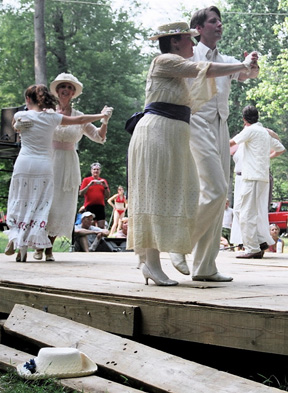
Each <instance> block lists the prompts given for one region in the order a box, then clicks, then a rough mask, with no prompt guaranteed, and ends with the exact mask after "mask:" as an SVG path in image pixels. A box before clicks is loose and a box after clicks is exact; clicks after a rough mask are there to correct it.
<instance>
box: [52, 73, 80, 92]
mask: <svg viewBox="0 0 288 393" xmlns="http://www.w3.org/2000/svg"><path fill="white" fill-rule="evenodd" d="M65 82H67V83H71V85H73V86H74V87H75V94H74V96H73V98H76V97H78V96H80V94H81V93H82V89H83V85H82V83H81V82H79V81H78V79H77V78H76V77H75V76H74V75H72V74H66V73H65V72H62V74H59V75H58V76H56V78H55V79H54V81H53V82H51V83H50V90H51V92H52V93H53V94H54V96H57V91H56V87H57V86H58V85H59V84H60V83H65Z"/></svg>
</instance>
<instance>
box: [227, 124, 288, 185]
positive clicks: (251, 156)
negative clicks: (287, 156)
mask: <svg viewBox="0 0 288 393" xmlns="http://www.w3.org/2000/svg"><path fill="white" fill-rule="evenodd" d="M233 140H234V142H236V143H237V144H240V143H244V147H243V162H242V179H243V180H256V181H264V182H269V166H270V151H271V150H275V151H276V152H279V151H283V150H285V147H284V146H283V145H282V143H281V142H279V141H278V140H277V139H275V138H272V137H271V136H270V135H269V133H268V132H267V129H266V128H264V127H263V126H262V124H261V123H259V122H258V123H254V124H252V125H250V126H247V127H245V128H244V129H243V130H242V131H241V132H240V133H239V134H237V135H236V136H234V137H233Z"/></svg>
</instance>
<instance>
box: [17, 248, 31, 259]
mask: <svg viewBox="0 0 288 393" xmlns="http://www.w3.org/2000/svg"><path fill="white" fill-rule="evenodd" d="M27 249H28V247H26V246H25V247H20V248H19V251H18V254H17V257H16V262H26V259H27Z"/></svg>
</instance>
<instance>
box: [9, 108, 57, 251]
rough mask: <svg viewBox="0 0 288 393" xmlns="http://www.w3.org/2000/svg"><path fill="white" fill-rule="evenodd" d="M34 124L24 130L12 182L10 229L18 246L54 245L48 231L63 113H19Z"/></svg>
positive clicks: (10, 192) (10, 237)
mask: <svg viewBox="0 0 288 393" xmlns="http://www.w3.org/2000/svg"><path fill="white" fill-rule="evenodd" d="M14 118H15V120H17V119H18V118H21V119H22V120H23V119H27V120H31V121H32V122H33V126H32V127H31V128H29V129H27V130H24V131H22V132H21V150H20V153H19V155H18V157H17V160H16V162H15V165H14V170H13V175H12V179H11V183H10V189H9V197H8V209H7V223H8V227H9V230H8V231H6V233H7V234H8V237H9V241H11V240H12V241H13V242H14V249H16V248H22V247H25V246H28V247H31V248H45V247H51V243H50V240H49V239H48V234H47V231H46V225H47V220H48V214H49V211H50V207H51V204H52V198H53V183H54V181H53V169H52V139H53V133H54V130H55V128H56V127H57V126H58V125H59V124H60V123H61V121H62V115H60V114H58V113H56V112H50V111H48V112H36V111H34V110H29V111H21V112H17V113H16V114H15V116H14Z"/></svg>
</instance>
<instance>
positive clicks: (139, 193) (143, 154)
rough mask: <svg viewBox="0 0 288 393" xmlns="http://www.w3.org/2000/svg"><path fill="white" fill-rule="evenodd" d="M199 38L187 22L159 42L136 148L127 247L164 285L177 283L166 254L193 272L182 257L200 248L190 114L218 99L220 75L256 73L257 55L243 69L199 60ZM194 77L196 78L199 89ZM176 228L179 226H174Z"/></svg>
mask: <svg viewBox="0 0 288 393" xmlns="http://www.w3.org/2000/svg"><path fill="white" fill-rule="evenodd" d="M198 34H199V33H198V32H197V31H196V30H195V29H189V26H188V24H187V23H185V22H175V23H169V24H167V25H163V26H160V27H159V28H158V31H157V32H155V33H154V34H153V36H152V37H151V39H152V40H158V41H159V47H160V50H161V52H162V54H160V55H159V56H157V57H156V58H155V59H153V60H152V63H151V66H150V70H149V72H148V76H147V83H146V100H145V109H144V115H143V117H142V118H141V119H140V120H139V121H138V123H137V125H136V127H135V129H134V133H133V137H132V138H131V140H130V145H129V151H128V183H129V230H128V239H127V249H133V250H134V251H135V252H136V254H138V255H141V256H142V255H145V256H146V258H145V259H144V258H143V261H144V264H142V273H143V275H144V278H145V281H146V284H148V280H149V279H150V280H152V281H154V283H155V284H156V285H162V286H170V285H177V284H178V282H177V281H175V280H170V279H169V277H168V276H167V275H166V274H165V273H164V272H163V270H162V267H161V262H160V252H169V253H170V256H171V260H172V264H173V266H174V267H175V268H176V269H177V270H178V271H180V272H181V273H183V274H188V275H189V268H188V266H187V264H186V261H185V258H184V260H183V259H182V258H181V255H180V258H179V259H178V255H179V253H182V254H185V253H186V254H188V253H190V252H191V251H192V249H193V246H194V244H195V241H194V233H195V226H196V225H197V209H198V198H199V184H198V176H197V168H196V166H195V163H194V159H193V156H192V153H191V149H190V146H189V138H190V126H189V121H190V113H191V111H192V113H195V112H196V111H197V110H199V108H200V107H201V106H202V105H203V104H204V103H205V102H206V101H207V100H209V99H211V98H212V96H213V95H214V94H216V89H215V81H214V79H213V78H214V77H216V76H223V75H229V74H233V73H235V72H241V71H246V72H250V65H251V63H252V61H253V59H254V55H250V56H248V57H247V58H246V59H245V61H244V62H243V63H240V64H229V65H228V64H225V65H224V64H218V63H209V62H207V61H206V62H201V63H197V62H192V61H190V58H191V56H192V55H193V48H194V45H195V43H194V42H193V39H191V38H193V37H195V36H196V35H198ZM187 78H196V81H197V83H196V84H195V85H194V88H193V89H191V87H190V86H189V84H188V81H187ZM172 228H173V229H172Z"/></svg>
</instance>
